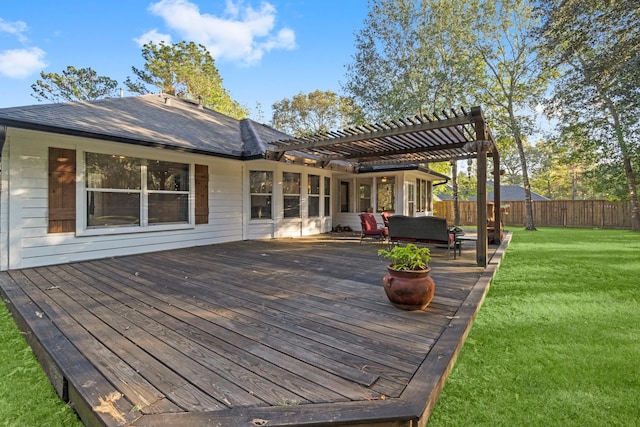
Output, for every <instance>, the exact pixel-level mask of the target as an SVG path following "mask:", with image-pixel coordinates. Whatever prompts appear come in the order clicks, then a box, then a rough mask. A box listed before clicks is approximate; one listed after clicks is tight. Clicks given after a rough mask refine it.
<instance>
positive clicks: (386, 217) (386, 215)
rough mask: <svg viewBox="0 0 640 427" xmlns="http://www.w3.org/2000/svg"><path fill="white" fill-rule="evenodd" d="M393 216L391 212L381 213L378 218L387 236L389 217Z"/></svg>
mask: <svg viewBox="0 0 640 427" xmlns="http://www.w3.org/2000/svg"><path fill="white" fill-rule="evenodd" d="M391 215H393V214H392V213H391V212H382V213H381V214H380V216H381V217H382V222H383V223H384V228H385V230H386V231H387V235H388V234H389V217H390V216H391Z"/></svg>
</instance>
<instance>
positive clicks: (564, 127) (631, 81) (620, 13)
mask: <svg viewBox="0 0 640 427" xmlns="http://www.w3.org/2000/svg"><path fill="white" fill-rule="evenodd" d="M540 14H541V16H542V17H543V24H544V25H543V27H542V29H541V31H540V35H541V38H542V41H543V46H544V47H545V48H546V50H547V51H548V52H549V53H550V54H552V55H553V58H554V60H555V61H556V66H557V67H559V68H561V69H562V71H563V73H562V77H561V78H560V79H558V81H557V82H556V85H555V91H554V94H553V97H552V98H551V99H550V100H549V102H548V104H547V111H548V112H549V113H550V114H552V115H553V116H554V117H556V118H558V119H559V121H560V126H559V128H560V129H559V130H560V132H561V133H564V132H567V131H572V130H573V129H575V128H576V127H580V128H582V130H583V132H584V133H585V134H586V135H588V138H587V139H586V141H588V143H590V144H595V145H596V146H597V147H598V149H599V150H600V154H601V159H602V161H601V162H600V163H599V165H598V169H599V170H601V171H602V170H607V171H611V170H615V168H614V167H613V166H614V165H613V164H612V160H613V161H615V162H616V163H618V164H619V165H621V168H619V169H620V170H622V171H623V175H624V177H625V179H626V185H627V192H628V199H629V200H630V202H631V223H632V224H631V228H632V230H634V231H640V205H639V204H638V193H637V189H638V158H639V153H640V138H638V132H639V131H640V86H639V85H638V82H639V81H640V33H639V32H638V28H640V8H639V7H638V4H637V1H636V0H617V1H608V0H591V1H588V2H583V1H578V0H567V1H563V2H560V1H557V0H544V1H541V7H540Z"/></svg>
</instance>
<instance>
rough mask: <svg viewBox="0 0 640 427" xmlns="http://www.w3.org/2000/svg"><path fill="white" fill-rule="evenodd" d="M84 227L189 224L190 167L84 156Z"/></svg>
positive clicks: (107, 156) (172, 163) (171, 163)
mask: <svg viewBox="0 0 640 427" xmlns="http://www.w3.org/2000/svg"><path fill="white" fill-rule="evenodd" d="M85 165H86V168H85V173H86V178H85V186H86V192H87V227H89V228H99V227H124V226H127V227H132V226H133V227H140V226H148V225H156V224H175V223H188V222H189V165H188V164H184V163H175V162H164V161H160V160H146V159H139V158H134V157H125V156H115V155H111V154H99V153H86V155H85Z"/></svg>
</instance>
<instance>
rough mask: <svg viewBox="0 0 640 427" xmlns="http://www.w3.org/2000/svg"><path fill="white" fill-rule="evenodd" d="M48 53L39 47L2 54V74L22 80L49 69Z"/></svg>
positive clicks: (0, 71) (7, 51)
mask: <svg viewBox="0 0 640 427" xmlns="http://www.w3.org/2000/svg"><path fill="white" fill-rule="evenodd" d="M45 55H46V53H45V52H44V51H43V50H42V49H39V48H37V47H32V48H29V49H11V50H5V51H3V52H0V74H2V75H4V76H7V77H11V78H15V79H22V78H25V77H28V76H30V75H31V74H34V73H37V72H39V71H41V70H43V69H44V68H46V67H47V65H48V64H47V63H46V62H44V57H45Z"/></svg>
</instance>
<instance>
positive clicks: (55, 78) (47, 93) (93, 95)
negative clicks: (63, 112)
mask: <svg viewBox="0 0 640 427" xmlns="http://www.w3.org/2000/svg"><path fill="white" fill-rule="evenodd" d="M40 77H41V78H42V79H41V80H40V79H38V80H37V81H36V82H35V83H34V84H32V85H31V89H32V90H33V92H34V93H32V94H31V96H33V97H34V98H36V99H37V100H38V101H51V102H63V101H95V100H96V99H101V98H108V97H111V96H114V95H115V90H116V87H117V86H118V82H117V81H115V80H113V79H111V78H109V77H106V76H99V75H98V74H97V73H96V72H95V71H94V70H92V69H91V68H75V67H73V66H71V65H69V66H68V67H67V69H66V70H64V71H63V72H62V74H58V73H45V72H44V71H42V72H41V73H40Z"/></svg>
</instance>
